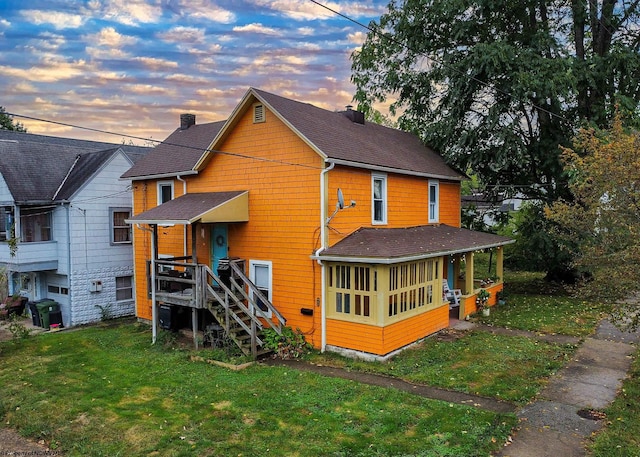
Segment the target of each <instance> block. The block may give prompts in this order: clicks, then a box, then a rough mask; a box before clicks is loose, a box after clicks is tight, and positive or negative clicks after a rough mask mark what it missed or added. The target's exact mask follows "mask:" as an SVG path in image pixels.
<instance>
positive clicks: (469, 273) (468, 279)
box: [464, 251, 475, 295]
mask: <svg viewBox="0 0 640 457" xmlns="http://www.w3.org/2000/svg"><path fill="white" fill-rule="evenodd" d="M465 259H466V268H465V272H466V273H465V278H464V281H465V283H464V288H465V292H466V293H467V295H470V294H472V293H473V292H474V290H475V287H474V285H473V275H474V274H475V272H474V271H473V262H474V253H473V251H471V252H467V253H465Z"/></svg>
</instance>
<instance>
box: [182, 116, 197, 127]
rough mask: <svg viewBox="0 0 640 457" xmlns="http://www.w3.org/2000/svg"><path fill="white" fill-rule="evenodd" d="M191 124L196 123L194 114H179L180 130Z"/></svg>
mask: <svg viewBox="0 0 640 457" xmlns="http://www.w3.org/2000/svg"><path fill="white" fill-rule="evenodd" d="M192 125H196V115H195V114H181V115H180V130H187V129H188V128H189V127H191V126H192Z"/></svg>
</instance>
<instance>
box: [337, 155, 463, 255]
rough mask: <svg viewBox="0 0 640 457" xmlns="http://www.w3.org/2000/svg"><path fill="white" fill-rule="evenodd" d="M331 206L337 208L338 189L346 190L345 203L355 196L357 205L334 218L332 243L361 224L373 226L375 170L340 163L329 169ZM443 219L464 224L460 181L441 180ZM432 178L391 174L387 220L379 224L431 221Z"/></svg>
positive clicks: (445, 222) (391, 224) (388, 180)
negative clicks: (430, 179)
mask: <svg viewBox="0 0 640 457" xmlns="http://www.w3.org/2000/svg"><path fill="white" fill-rule="evenodd" d="M328 187H329V189H328V195H329V198H328V201H327V210H328V214H329V215H331V214H332V213H333V212H334V211H335V205H336V201H337V197H336V195H337V192H338V189H341V190H342V193H343V194H344V199H345V206H348V205H349V203H350V202H351V200H355V202H356V206H355V207H353V208H346V209H344V210H342V211H340V212H338V214H336V216H335V217H334V218H333V219H332V221H331V224H330V226H331V227H332V228H333V229H335V230H331V231H330V233H329V236H330V238H329V239H330V243H329V244H335V243H336V242H338V241H340V240H341V239H342V238H344V237H345V236H347V235H349V234H350V233H352V232H353V231H355V230H357V229H358V228H360V227H363V226H364V227H368V226H371V211H372V210H371V208H372V201H371V171H368V170H358V169H353V168H348V167H336V168H335V169H334V170H332V171H331V172H329V186H328ZM439 187H440V202H439V203H440V205H439V208H440V222H441V223H443V224H448V225H452V226H454V227H459V226H460V184H459V183H448V182H444V181H440V186H439ZM428 190H429V180H428V179H426V178H421V177H415V176H403V175H396V174H390V173H389V174H387V201H388V208H387V224H386V225H377V227H388V228H397V227H411V226H415V225H424V224H428V223H429V200H428V195H429V193H428Z"/></svg>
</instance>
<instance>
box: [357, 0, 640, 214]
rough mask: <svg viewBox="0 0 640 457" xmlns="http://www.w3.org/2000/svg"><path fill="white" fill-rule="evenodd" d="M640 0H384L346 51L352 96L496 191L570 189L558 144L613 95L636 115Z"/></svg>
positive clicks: (532, 193) (608, 107)
mask: <svg viewBox="0 0 640 457" xmlns="http://www.w3.org/2000/svg"><path fill="white" fill-rule="evenodd" d="M639 3H640V0H632V1H630V0H620V1H614V0H598V1H595V0H589V1H587V0H572V1H565V2H559V1H557V0H556V1H550V0H525V1H521V0H404V1H401V0H398V1H396V0H392V1H391V3H390V4H389V8H388V12H387V13H386V14H384V15H382V16H381V18H380V21H379V22H378V23H375V22H374V23H371V24H370V28H371V31H370V32H369V33H368V35H367V39H366V41H365V43H364V45H363V46H362V48H361V49H360V50H359V51H357V52H355V53H354V55H353V56H352V60H353V63H352V73H353V74H352V80H353V82H354V83H355V85H356V89H357V91H356V96H355V98H356V100H357V101H358V102H359V107H360V109H364V110H365V111H367V110H370V109H372V108H373V106H374V104H375V103H376V102H385V101H387V102H389V107H390V110H391V112H392V113H394V114H397V115H399V124H400V127H401V128H403V129H405V130H409V131H413V132H414V133H417V134H418V135H420V136H421V137H422V138H423V140H424V141H425V142H427V143H429V144H430V145H432V146H434V147H435V148H437V149H438V150H440V151H441V152H442V154H443V155H444V156H445V158H447V159H448V160H449V161H450V163H452V164H453V165H455V166H457V167H458V168H460V169H463V170H466V169H472V170H473V171H474V172H475V173H478V174H479V175H480V176H481V178H482V181H483V182H484V183H485V184H486V185H488V188H489V189H490V190H494V191H496V193H497V191H504V190H506V189H511V190H514V191H517V192H519V193H521V194H523V195H524V196H525V197H528V198H532V199H542V200H543V201H547V202H548V201H555V200H556V199H557V198H559V197H563V196H564V197H567V196H568V195H569V194H568V193H567V181H566V178H565V176H564V174H563V170H562V166H561V164H560V160H559V147H558V146H570V139H571V137H572V136H573V135H574V134H575V132H576V130H577V128H578V127H579V126H580V125H581V123H583V122H590V123H594V124H595V125H601V126H602V125H605V124H606V123H607V122H608V121H609V120H610V119H611V116H612V113H613V111H614V105H615V104H618V105H619V106H621V108H622V109H625V110H626V111H627V112H629V113H632V115H635V116H638V114H639V110H638V106H639V103H640V55H639V49H640V26H639V25H640V15H639V10H640V7H639Z"/></svg>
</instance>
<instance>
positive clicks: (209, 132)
mask: <svg viewBox="0 0 640 457" xmlns="http://www.w3.org/2000/svg"><path fill="white" fill-rule="evenodd" d="M223 125H224V121H219V122H211V123H208V124H199V125H198V124H196V125H192V126H191V127H189V128H188V129H185V130H181V129H180V128H178V129H176V130H175V131H174V132H173V133H172V134H171V135H169V137H168V138H167V139H166V140H164V141H163V142H162V143H160V144H158V145H157V146H156V147H155V148H154V149H153V151H152V152H151V153H150V154H148V155H147V156H146V157H144V158H143V159H142V160H140V161H139V162H137V163H136V164H135V165H134V166H133V167H131V169H129V170H128V171H127V172H126V173H125V174H123V175H122V177H123V178H141V177H151V176H162V175H173V174H181V173H188V172H191V171H192V170H193V168H194V166H195V164H196V163H197V162H198V160H199V159H200V157H202V155H203V154H204V152H205V151H206V150H207V148H208V147H209V145H210V144H211V141H213V139H214V138H215V137H216V135H217V134H218V132H219V131H220V129H221V128H222V126H223Z"/></svg>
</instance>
